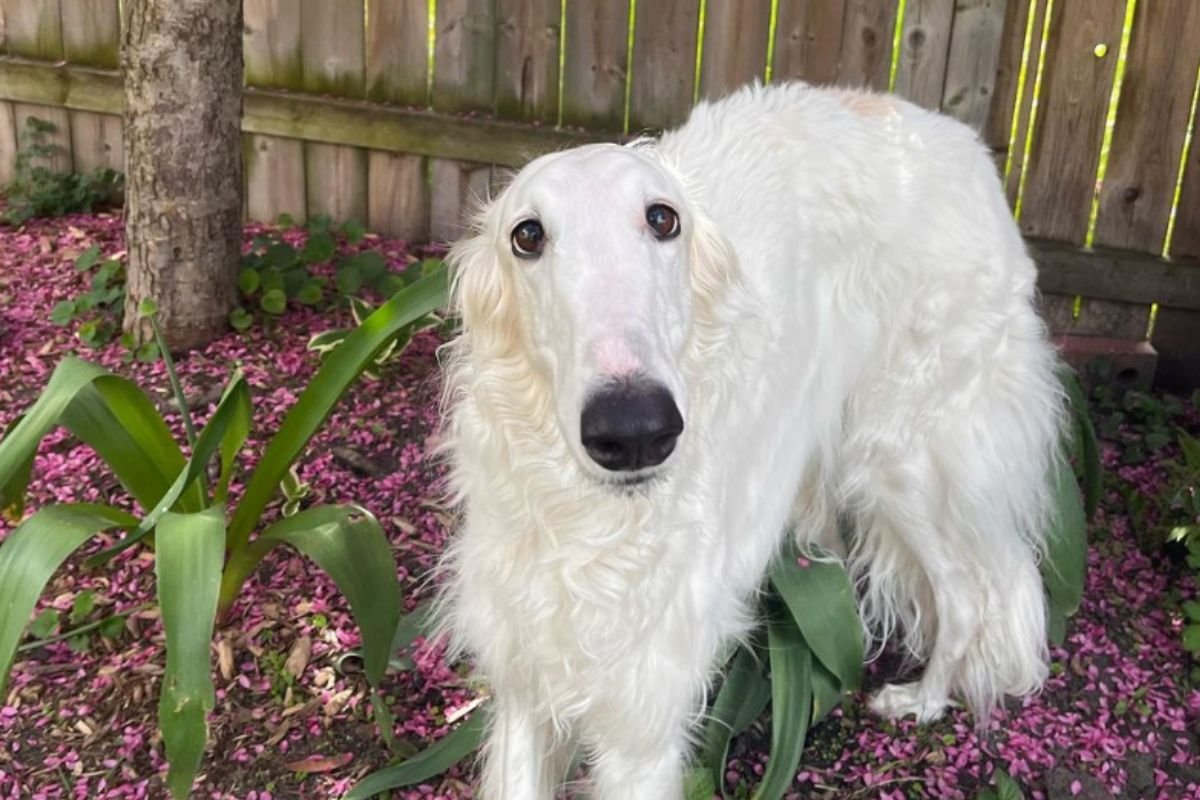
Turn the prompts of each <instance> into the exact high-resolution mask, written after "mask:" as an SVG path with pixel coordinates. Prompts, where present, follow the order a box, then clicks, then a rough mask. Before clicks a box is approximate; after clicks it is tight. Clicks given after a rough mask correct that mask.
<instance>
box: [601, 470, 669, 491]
mask: <svg viewBox="0 0 1200 800" xmlns="http://www.w3.org/2000/svg"><path fill="white" fill-rule="evenodd" d="M664 480H666V472H665V470H661V469H652V470H644V471H642V472H635V473H632V474H626V475H614V476H605V477H603V478H600V479H599V480H598V481H597V482H598V483H599V484H600V486H601V487H603V488H604V489H605V490H606V491H608V492H611V493H612V494H616V495H620V496H622V497H645V496H646V495H647V494H649V493H650V490H651V489H653V488H654V487H655V486H657V485H659V484H661V483H662V482H663V481H664Z"/></svg>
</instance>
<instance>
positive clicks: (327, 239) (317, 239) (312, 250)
mask: <svg viewBox="0 0 1200 800" xmlns="http://www.w3.org/2000/svg"><path fill="white" fill-rule="evenodd" d="M336 250H337V246H336V244H335V242H334V241H333V236H331V235H330V234H329V233H328V232H326V231H319V232H317V233H312V234H309V237H308V241H306V242H305V243H304V250H303V251H301V257H302V258H303V259H304V262H305V263H307V264H320V263H321V262H323V261H328V260H329V259H331V258H333V254H334V252H335V251H336Z"/></svg>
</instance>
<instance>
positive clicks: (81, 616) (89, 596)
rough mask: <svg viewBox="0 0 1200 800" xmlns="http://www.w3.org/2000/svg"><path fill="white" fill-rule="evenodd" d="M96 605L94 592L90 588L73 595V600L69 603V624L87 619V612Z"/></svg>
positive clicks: (90, 611) (75, 623)
mask: <svg viewBox="0 0 1200 800" xmlns="http://www.w3.org/2000/svg"><path fill="white" fill-rule="evenodd" d="M95 607H96V593H95V592H94V591H93V590H91V589H84V590H83V591H82V592H80V593H79V594H77V595H75V600H74V602H72V603H71V616H70V620H71V624H72V625H78V624H79V623H81V622H83V621H84V620H85V619H87V617H88V614H91V613H92V610H93V609H94V608H95Z"/></svg>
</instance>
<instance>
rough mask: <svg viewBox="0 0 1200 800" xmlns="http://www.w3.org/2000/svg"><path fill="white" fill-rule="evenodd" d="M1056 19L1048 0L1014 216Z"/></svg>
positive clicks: (1022, 191) (1018, 216)
mask: <svg viewBox="0 0 1200 800" xmlns="http://www.w3.org/2000/svg"><path fill="white" fill-rule="evenodd" d="M1053 19H1054V0H1046V17H1045V19H1043V20H1042V41H1041V44H1040V45H1039V47H1038V60H1037V70H1036V71H1035V72H1034V74H1033V98H1032V99H1031V100H1030V103H1029V123H1028V124H1027V125H1026V127H1025V146H1024V149H1023V151H1022V156H1021V175H1020V177H1019V178H1018V179H1017V202H1016V203H1015V205H1014V207H1013V218H1014V219H1016V220H1017V221H1018V222H1019V221H1020V219H1021V204H1022V202H1023V201H1024V199H1025V180H1026V179H1027V178H1028V177H1029V156H1030V154H1031V153H1032V152H1033V132H1034V130H1035V129H1036V128H1037V113H1038V98H1039V96H1040V95H1041V93H1042V75H1043V73H1044V72H1045V69H1046V50H1047V49H1049V43H1050V22H1051V20H1053Z"/></svg>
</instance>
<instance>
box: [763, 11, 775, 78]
mask: <svg viewBox="0 0 1200 800" xmlns="http://www.w3.org/2000/svg"><path fill="white" fill-rule="evenodd" d="M778 31H779V0H771V16H770V19H768V21H767V63H766V65H765V66H764V67H763V83H770V82H771V78H773V77H774V75H775V35H776V33H778Z"/></svg>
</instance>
